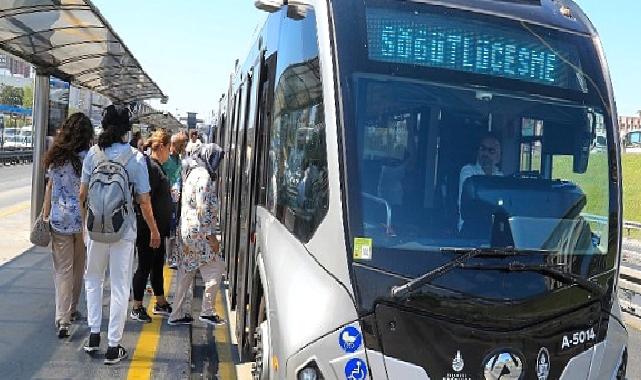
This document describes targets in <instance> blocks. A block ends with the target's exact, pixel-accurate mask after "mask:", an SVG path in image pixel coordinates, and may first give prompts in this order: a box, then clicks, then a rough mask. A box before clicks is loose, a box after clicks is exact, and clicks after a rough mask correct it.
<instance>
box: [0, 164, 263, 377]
mask: <svg viewBox="0 0 641 380" xmlns="http://www.w3.org/2000/svg"><path fill="white" fill-rule="evenodd" d="M29 170H30V166H16V167H2V168H0V175H2V176H3V178H5V181H4V182H3V184H4V185H7V187H5V188H4V189H0V237H1V238H0V378H1V379H21V380H22V379H250V378H251V373H250V370H249V368H250V366H248V365H237V358H238V356H237V355H236V350H235V346H234V345H235V340H234V339H233V337H232V335H231V334H230V331H233V330H232V329H233V328H234V325H233V319H234V316H233V315H232V316H231V317H230V315H229V311H228V308H227V307H226V305H227V302H226V299H227V296H226V295H227V292H226V290H225V288H224V284H223V286H222V288H221V289H220V291H218V292H217V298H216V309H217V311H218V312H219V313H221V314H223V315H224V318H225V319H226V320H227V321H230V320H231V321H232V324H231V325H230V324H229V323H228V324H226V325H224V326H221V327H217V328H213V327H212V326H209V325H205V324H204V323H203V322H200V321H198V320H197V318H196V321H195V322H194V323H193V324H192V325H191V326H169V325H168V324H167V317H164V316H154V315H152V313H151V310H150V309H149V314H150V315H151V316H152V323H141V322H137V321H132V320H130V319H127V322H126V324H125V331H124V334H123V341H122V342H121V344H122V346H123V347H125V349H126V350H127V351H128V354H129V355H128V358H127V359H126V360H124V361H122V362H121V363H118V364H116V365H113V366H106V365H104V364H103V359H104V354H105V351H106V345H107V338H106V333H107V325H108V321H107V319H108V315H109V314H108V308H109V280H108V272H109V271H108V270H107V277H106V279H105V291H104V304H103V307H104V310H103V318H104V320H103V331H102V334H101V335H102V340H101V351H100V352H99V353H98V354H97V355H95V356H94V357H93V358H92V357H91V356H89V355H88V354H86V353H85V352H84V350H83V348H82V347H83V344H84V342H85V339H86V338H87V336H88V334H89V329H88V327H87V319H86V317H87V312H86V310H87V308H86V303H85V300H86V298H85V295H84V291H83V294H82V295H81V296H80V305H79V309H78V310H79V311H80V312H81V313H82V318H81V319H80V320H78V321H76V322H75V323H74V324H73V325H72V329H71V336H70V337H69V338H68V339H62V340H61V339H58V337H57V335H56V330H55V327H54V313H55V293H54V285H53V264H52V257H51V250H50V248H39V247H34V246H33V245H32V244H31V243H30V242H29V214H30V205H29V202H28V197H29V193H30V181H29V179H28V177H27V176H26V174H27V173H28V171H29ZM221 265H222V263H221ZM175 275H176V272H175V271H173V270H170V269H168V268H165V282H166V283H165V288H166V289H167V290H166V292H167V298H168V300H169V302H172V299H173V293H174V286H173V282H174V281H175ZM202 291H203V284H202V280H201V279H200V278H199V277H197V280H196V283H195V286H194V301H193V306H194V310H193V313H192V315H194V316H198V315H199V312H200V310H199V309H198V308H199V307H200V302H201V299H202V298H201V297H202ZM150 300H152V301H151V302H152V304H151V305H150V304H149V302H150ZM145 305H146V306H147V307H149V306H151V307H153V297H152V296H151V294H148V295H146V296H145ZM129 310H131V305H130V307H129Z"/></svg>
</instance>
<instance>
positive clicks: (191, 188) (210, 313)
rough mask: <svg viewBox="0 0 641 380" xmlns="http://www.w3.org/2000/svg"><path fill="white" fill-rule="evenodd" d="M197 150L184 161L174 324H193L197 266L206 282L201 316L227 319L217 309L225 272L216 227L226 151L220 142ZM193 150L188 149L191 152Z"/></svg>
mask: <svg viewBox="0 0 641 380" xmlns="http://www.w3.org/2000/svg"><path fill="white" fill-rule="evenodd" d="M192 149H196V153H193V154H192V156H191V157H189V158H187V159H186V160H185V163H184V167H185V174H184V180H185V182H184V185H183V192H182V200H181V202H182V205H181V215H180V236H181V241H182V246H183V249H182V252H181V253H180V255H179V257H178V276H177V280H176V293H175V295H174V310H173V312H172V313H171V315H170V316H169V320H168V321H167V323H168V324H170V325H187V324H191V322H192V321H193V318H192V317H191V310H183V305H187V307H189V306H190V305H191V297H192V294H191V292H190V289H191V287H192V285H193V282H194V277H195V275H196V270H198V271H199V272H200V275H201V277H202V278H203V281H204V282H205V291H204V294H203V301H202V308H201V313H200V318H199V319H200V320H201V321H203V322H205V323H208V324H211V325H220V324H223V323H225V321H224V320H223V319H222V318H220V317H219V316H218V315H217V314H216V311H215V310H214V300H215V295H216V285H217V283H218V279H219V278H220V275H221V268H220V265H218V264H217V263H216V260H217V256H218V252H219V250H220V244H219V242H218V239H217V238H216V235H215V231H216V225H217V223H218V217H217V215H218V198H217V196H216V187H215V183H216V182H215V178H216V170H217V169H218V166H219V165H220V161H221V160H222V158H223V152H222V150H221V149H220V147H219V146H218V145H216V144H205V145H202V146H201V147H193V148H192ZM189 151H191V150H190V149H188V152H189Z"/></svg>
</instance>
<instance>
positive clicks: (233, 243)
mask: <svg viewBox="0 0 641 380" xmlns="http://www.w3.org/2000/svg"><path fill="white" fill-rule="evenodd" d="M251 87H252V78H251V77H249V76H247V77H246V78H245V83H243V84H242V85H241V91H240V96H241V97H240V107H239V110H240V113H239V114H238V133H237V135H236V149H235V152H234V154H235V158H234V162H233V163H232V164H233V165H234V168H233V169H232V170H233V171H234V173H235V174H234V179H233V185H232V192H231V202H232V203H231V214H230V225H229V226H230V228H229V231H230V240H229V242H230V246H229V249H230V251H229V252H230V254H231V255H233V257H231V259H230V260H229V262H228V265H229V288H230V289H235V288H236V283H237V280H238V270H237V269H238V260H239V256H238V253H239V252H238V248H239V240H238V239H239V227H240V223H239V222H240V220H239V219H240V218H239V217H240V207H241V203H240V195H241V185H242V175H241V170H242V168H243V167H244V161H245V150H246V136H247V134H246V133H247V124H246V122H247V113H248V109H247V106H248V101H249V94H250V92H251ZM236 296H237V294H236V293H235V292H231V294H230V297H231V300H230V303H231V305H230V306H231V308H232V309H233V308H235V307H236V298H237V297H236Z"/></svg>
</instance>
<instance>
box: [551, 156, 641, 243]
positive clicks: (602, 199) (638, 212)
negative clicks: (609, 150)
mask: <svg viewBox="0 0 641 380" xmlns="http://www.w3.org/2000/svg"><path fill="white" fill-rule="evenodd" d="M621 164H622V166H623V219H624V220H629V221H636V222H641V191H640V190H641V154H633V153H627V154H624V155H623V156H622V157H621ZM607 170H608V168H607V161H606V157H605V154H602V153H597V154H593V155H591V156H590V164H589V166H588V171H587V173H586V174H576V173H573V172H572V157H569V156H563V157H555V158H554V169H553V171H554V178H563V179H568V180H570V181H572V182H574V183H576V184H577V185H579V186H581V188H582V189H583V191H584V192H585V194H586V195H587V199H588V204H587V206H586V209H585V212H587V213H590V214H596V215H602V216H605V215H607V214H605V213H604V211H606V210H607V205H608V196H607V195H608V189H607V188H606V187H605V186H604V183H606V182H604V181H605V180H606V178H605V177H604V176H605V175H607ZM624 236H629V237H633V238H637V239H638V238H641V232H640V231H632V232H631V234H630V235H628V232H627V231H624Z"/></svg>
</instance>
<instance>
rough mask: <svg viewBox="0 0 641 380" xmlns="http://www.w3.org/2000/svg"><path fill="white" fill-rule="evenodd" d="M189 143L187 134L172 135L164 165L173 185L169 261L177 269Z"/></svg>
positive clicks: (168, 245)
mask: <svg viewBox="0 0 641 380" xmlns="http://www.w3.org/2000/svg"><path fill="white" fill-rule="evenodd" d="M186 145H187V136H186V135H185V134H184V133H182V132H179V133H176V134H174V135H173V136H171V147H170V155H169V159H168V160H167V162H165V163H164V164H163V165H162V168H163V170H164V171H165V173H166V174H167V178H168V179H169V185H170V186H171V198H172V201H173V207H172V218H171V230H170V231H169V239H168V240H169V241H168V242H167V250H168V261H169V268H170V269H177V263H176V261H177V251H178V245H179V243H178V239H177V236H176V235H177V234H176V227H177V226H178V219H179V217H180V193H181V189H182V158H183V157H182V156H183V154H184V153H185V146H186Z"/></svg>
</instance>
